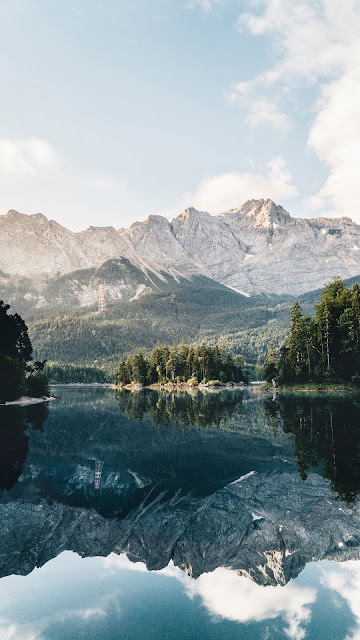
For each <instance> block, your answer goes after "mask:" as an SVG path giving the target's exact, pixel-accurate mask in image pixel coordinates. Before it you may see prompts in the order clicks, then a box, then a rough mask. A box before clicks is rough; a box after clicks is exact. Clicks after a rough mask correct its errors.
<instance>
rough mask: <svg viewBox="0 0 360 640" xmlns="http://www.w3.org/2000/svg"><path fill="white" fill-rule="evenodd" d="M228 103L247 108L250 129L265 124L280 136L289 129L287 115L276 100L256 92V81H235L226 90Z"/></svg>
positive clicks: (289, 123)
mask: <svg viewBox="0 0 360 640" xmlns="http://www.w3.org/2000/svg"><path fill="white" fill-rule="evenodd" d="M225 95H226V99H227V101H228V102H229V104H238V105H239V106H242V107H245V108H246V109H247V112H248V115H247V117H246V120H245V121H246V123H247V125H248V126H249V127H250V128H251V129H256V128H257V127H260V126H266V127H268V128H269V129H272V130H273V131H276V132H277V133H280V134H281V136H285V135H286V134H287V133H288V132H289V131H290V129H291V126H292V123H291V120H290V118H289V116H288V115H287V114H286V113H284V112H283V111H282V110H281V109H280V107H279V105H278V103H277V102H276V100H274V98H273V97H272V98H271V99H270V98H269V97H267V96H265V95H259V94H258V93H257V86H256V83H252V82H237V83H236V84H234V86H233V87H232V89H231V91H229V92H227V93H226V94H225Z"/></svg>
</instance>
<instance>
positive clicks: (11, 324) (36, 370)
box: [0, 300, 49, 404]
mask: <svg viewBox="0 0 360 640" xmlns="http://www.w3.org/2000/svg"><path fill="white" fill-rule="evenodd" d="M9 309H10V305H8V304H5V303H4V302H3V301H2V300H0V404H6V403H8V402H15V401H18V400H19V399H20V398H23V401H22V403H23V404H26V403H29V402H31V401H32V400H34V399H35V398H36V399H39V398H43V399H46V398H47V397H48V396H49V384H48V380H47V377H46V375H45V374H44V366H45V360H44V361H36V362H34V363H33V364H31V360H32V357H33V348H32V345H31V341H30V338H29V333H28V328H27V326H26V324H25V322H24V320H23V319H22V318H21V316H19V315H18V314H17V313H14V314H11V313H8V312H9ZM24 396H26V398H24ZM35 401H36V400H35Z"/></svg>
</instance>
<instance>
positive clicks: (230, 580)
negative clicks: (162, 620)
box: [103, 554, 357, 640]
mask: <svg viewBox="0 0 360 640" xmlns="http://www.w3.org/2000/svg"><path fill="white" fill-rule="evenodd" d="M103 563H104V567H105V568H106V569H130V570H132V571H147V569H146V566H145V565H144V564H143V563H142V562H136V563H132V562H130V560H128V558H127V557H126V556H125V555H123V554H122V555H120V556H117V555H115V554H111V555H110V556H108V557H107V558H105V559H104V560H103ZM156 573H160V574H162V575H167V576H169V577H172V578H175V579H176V580H178V581H179V582H181V583H182V584H183V585H184V587H185V589H186V593H187V595H188V596H189V597H190V598H193V597H194V596H199V597H200V598H201V600H202V602H203V604H204V606H205V607H206V609H207V610H208V612H209V613H210V614H211V615H213V616H217V617H220V618H224V619H226V620H233V621H235V622H240V623H248V622H259V621H264V620H272V619H274V618H279V617H280V616H282V617H283V619H284V621H285V625H286V626H285V628H284V631H285V633H286V635H287V636H288V637H289V638H290V640H302V639H303V638H304V637H305V629H304V627H305V625H306V624H307V623H308V622H309V621H310V617H311V612H310V609H309V605H310V604H312V603H313V602H315V600H316V595H317V592H316V590H315V589H311V588H307V587H297V586H296V585H294V583H293V582H292V581H291V582H289V583H288V584H287V585H285V586H280V585H279V586H276V587H269V586H268V587H263V586H261V585H258V584H256V583H255V582H252V581H251V580H249V579H248V578H245V577H243V576H239V575H238V574H237V573H236V572H235V571H232V570H230V569H224V568H221V567H220V568H218V569H215V571H213V572H211V573H204V574H202V575H201V576H200V577H199V578H197V579H196V580H195V579H193V578H190V577H189V576H188V575H187V574H186V573H184V572H183V571H181V569H179V568H178V567H175V566H174V564H173V562H172V561H170V563H169V565H168V566H167V567H166V568H165V569H161V571H158V572H156ZM356 640H357V639H356Z"/></svg>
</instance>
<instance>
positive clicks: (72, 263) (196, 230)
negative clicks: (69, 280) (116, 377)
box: [0, 200, 360, 304]
mask: <svg viewBox="0 0 360 640" xmlns="http://www.w3.org/2000/svg"><path fill="white" fill-rule="evenodd" d="M120 258H127V259H128V260H129V261H130V262H131V263H132V264H133V265H134V266H135V267H137V268H138V269H140V270H141V272H142V273H143V274H144V275H145V276H146V277H147V278H148V279H150V280H152V278H153V276H154V275H155V276H156V277H157V278H160V279H161V280H162V281H163V282H165V281H166V280H169V279H170V281H173V279H174V278H175V280H178V279H179V278H182V277H183V278H191V277H192V276H194V275H202V276H206V277H208V278H211V279H213V280H216V281H217V282H220V283H221V284H223V285H225V286H227V287H230V288H233V289H235V290H236V291H238V292H239V293H244V294H246V295H253V294H255V293H259V292H272V293H277V294H283V293H289V294H293V295H294V294H295V295H298V294H300V293H303V292H306V291H309V290H312V289H316V288H318V287H321V286H323V284H324V282H326V281H328V280H330V279H331V278H333V277H334V276H335V275H337V274H338V275H340V276H341V277H344V278H347V277H351V276H354V275H358V274H359V273H360V226H359V225H357V224H355V223H354V222H353V221H352V220H351V219H350V218H340V219H327V218H318V219H302V218H292V217H291V216H290V215H289V213H287V212H286V211H285V210H284V209H283V208H282V207H281V206H278V205H276V204H275V203H274V202H272V201H271V200H249V201H248V202H246V203H245V204H243V205H242V206H240V207H238V208H236V209H231V210H230V211H227V212H225V213H221V214H219V215H216V216H212V215H210V214H209V213H207V212H204V211H197V210H196V209H194V208H189V209H186V210H185V211H184V213H182V214H181V215H179V216H178V217H177V218H175V219H174V220H172V222H169V221H168V220H167V219H166V218H164V217H162V216H157V215H155V216H154V215H153V216H149V218H148V219H147V220H146V221H145V222H137V223H135V224H133V225H132V226H131V227H130V228H129V229H120V230H116V229H114V228H113V227H89V228H88V229H87V230H86V231H82V232H80V233H74V232H72V231H69V230H68V229H66V228H64V227H62V226H61V225H60V224H58V223H57V222H55V221H53V220H50V221H49V220H48V219H47V218H46V217H45V216H43V215H42V214H34V215H26V214H21V213H18V212H16V211H14V210H11V211H9V212H8V213H7V214H6V215H4V216H0V270H1V271H2V272H3V284H4V283H5V281H7V282H8V277H7V276H12V280H13V282H15V281H16V278H19V277H21V278H23V277H27V278H31V279H32V280H34V279H35V280H36V281H37V282H40V281H41V280H42V279H43V278H47V280H48V279H49V277H50V278H54V277H59V276H63V275H64V274H70V273H72V272H74V271H77V270H83V269H89V268H98V267H99V266H100V265H101V264H103V263H104V262H105V261H107V260H109V259H120ZM105 284H106V283H105ZM141 284H143V285H144V286H143V287H142V289H141V290H138V288H135V290H131V292H130V294H131V295H130V294H129V295H130V297H131V296H134V295H135V296H136V295H137V296H139V295H141V293H142V292H145V290H146V287H147V285H148V284H149V281H148V282H143V283H141ZM110 297H111V294H110ZM117 297H121V296H119V295H118V296H117ZM84 300H85V302H84V301H83V302H82V304H86V303H87V302H86V300H87V299H86V296H85V298H84Z"/></svg>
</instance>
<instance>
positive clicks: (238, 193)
mask: <svg viewBox="0 0 360 640" xmlns="http://www.w3.org/2000/svg"><path fill="white" fill-rule="evenodd" d="M296 195H297V188H296V186H295V185H294V184H293V183H292V177H291V174H290V172H289V170H288V168H287V166H286V162H285V160H284V159H283V158H281V157H276V158H273V159H272V160H271V161H270V162H269V163H268V165H267V168H266V171H265V172H264V173H250V172H249V173H247V172H236V171H231V172H229V173H222V174H220V175H216V176H212V177H210V178H206V179H205V180H203V181H202V182H201V183H200V184H199V186H198V187H197V189H196V190H195V192H194V193H188V194H186V195H185V196H184V198H183V204H185V206H189V204H191V205H192V206H194V207H196V208H197V209H200V210H202V211H209V213H219V212H222V211H226V210H227V209H231V208H234V207H236V206H240V205H241V204H243V203H244V202H245V201H246V200H250V199H252V198H254V199H258V198H271V199H272V200H275V201H279V200H281V199H282V198H293V197H295V196H296Z"/></svg>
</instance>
